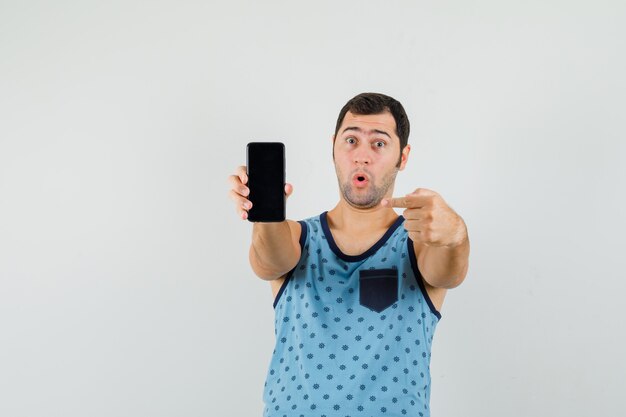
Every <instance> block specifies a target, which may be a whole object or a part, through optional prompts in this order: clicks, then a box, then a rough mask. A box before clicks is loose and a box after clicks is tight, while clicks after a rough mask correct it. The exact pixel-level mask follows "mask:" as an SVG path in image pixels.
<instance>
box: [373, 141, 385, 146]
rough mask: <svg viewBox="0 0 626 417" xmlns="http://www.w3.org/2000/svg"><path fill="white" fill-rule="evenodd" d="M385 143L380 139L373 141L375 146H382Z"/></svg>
mask: <svg viewBox="0 0 626 417" xmlns="http://www.w3.org/2000/svg"><path fill="white" fill-rule="evenodd" d="M385 145H387V144H386V143H385V141H382V140H377V141H376V142H374V146H375V147H377V148H383V147H384V146H385Z"/></svg>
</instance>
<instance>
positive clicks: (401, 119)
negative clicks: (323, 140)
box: [335, 93, 411, 152]
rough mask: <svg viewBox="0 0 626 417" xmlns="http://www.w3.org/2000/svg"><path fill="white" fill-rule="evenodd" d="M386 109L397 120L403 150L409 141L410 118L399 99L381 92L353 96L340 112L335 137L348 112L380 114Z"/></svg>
mask: <svg viewBox="0 0 626 417" xmlns="http://www.w3.org/2000/svg"><path fill="white" fill-rule="evenodd" d="M385 111H388V112H389V113H391V115H392V116H393V118H394V119H395V121H396V135H398V138H400V151H401V152H402V150H403V149H404V147H405V146H406V145H407V143H408V142H409V132H410V130H411V126H410V124H409V118H408V117H407V115H406V112H405V111H404V107H402V104H401V103H400V102H399V101H398V100H396V99H394V98H393V97H389V96H386V95H384V94H380V93H361V94H359V95H357V96H355V97H353V98H351V99H350V100H349V101H348V102H347V103H346V105H345V106H343V108H342V109H341V111H340V112H339V117H338V118H337V126H336V127H335V137H337V133H338V132H339V128H340V127H341V123H343V119H344V117H345V116H346V113H348V112H350V113H353V114H360V115H368V114H380V113H384V112H385Z"/></svg>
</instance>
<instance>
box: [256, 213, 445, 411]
mask: <svg viewBox="0 0 626 417" xmlns="http://www.w3.org/2000/svg"><path fill="white" fill-rule="evenodd" d="M326 215H327V213H326V212H325V213H322V214H321V215H320V216H316V217H312V218H309V219H306V220H304V221H301V222H299V223H300V224H301V227H302V233H301V236H300V246H301V248H302V255H301V257H300V261H299V262H298V264H297V265H296V267H295V268H294V269H293V270H292V271H290V272H289V274H288V275H287V277H286V279H285V281H284V283H283V285H282V286H281V288H280V290H279V292H278V294H277V295H276V298H275V300H274V313H275V321H274V326H275V336H276V345H275V348H274V351H273V354H272V358H271V362H270V365H269V370H268V373H267V378H266V381H265V387H264V392H263V401H264V403H265V406H264V413H263V415H264V417H358V416H367V417H380V416H390V417H391V416H393V417H396V416H397V417H402V416H420V417H428V416H429V415H430V409H429V400H430V383H431V380H430V365H429V364H430V349H431V344H432V340H433V333H434V331H435V327H436V326H437V323H438V321H439V319H440V318H441V315H440V314H439V312H438V311H437V310H436V309H435V307H434V306H433V304H432V302H431V300H430V298H429V297H428V294H427V292H426V289H425V287H424V283H423V280H422V277H421V274H420V272H419V269H418V267H417V261H416V258H415V252H414V250H413V242H412V241H411V240H410V238H409V236H408V233H407V232H406V230H405V229H404V227H400V226H401V225H402V223H403V221H404V218H403V217H402V216H399V217H398V219H397V220H396V221H395V222H394V224H393V225H392V226H391V227H390V228H389V229H388V230H387V232H386V233H385V235H384V236H383V237H382V238H381V239H380V240H379V241H378V242H377V243H376V244H374V246H372V247H371V248H370V249H369V250H367V251H366V252H365V253H363V254H361V255H358V256H350V255H346V254H344V253H342V252H341V250H340V249H339V248H338V247H337V245H336V244H335V241H334V240H333V236H332V234H331V233H330V229H329V227H328V222H327V218H326Z"/></svg>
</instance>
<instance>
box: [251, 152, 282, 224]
mask: <svg viewBox="0 0 626 417" xmlns="http://www.w3.org/2000/svg"><path fill="white" fill-rule="evenodd" d="M247 167H248V188H249V189H250V194H249V195H248V200H250V201H251V202H252V208H251V209H250V210H249V212H248V220H249V221H251V222H282V221H284V220H285V145H284V144H282V143H280V142H251V143H249V144H248V149H247Z"/></svg>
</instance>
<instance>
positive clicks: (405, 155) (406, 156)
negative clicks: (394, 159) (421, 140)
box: [398, 144, 411, 171]
mask: <svg viewBox="0 0 626 417" xmlns="http://www.w3.org/2000/svg"><path fill="white" fill-rule="evenodd" d="M410 152H411V145H408V144H407V145H406V146H405V147H404V149H402V154H401V155H400V167H399V168H398V170H399V171H402V170H403V169H404V167H405V166H406V163H407V162H408V160H409V153H410Z"/></svg>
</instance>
